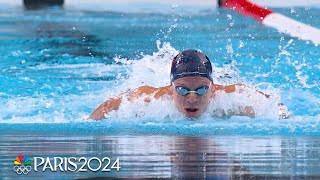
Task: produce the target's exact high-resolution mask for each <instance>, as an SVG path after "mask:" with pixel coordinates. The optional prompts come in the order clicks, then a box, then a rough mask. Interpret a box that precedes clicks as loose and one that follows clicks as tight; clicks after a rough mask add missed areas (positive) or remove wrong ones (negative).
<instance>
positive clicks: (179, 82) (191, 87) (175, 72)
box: [171, 50, 212, 118]
mask: <svg viewBox="0 0 320 180" xmlns="http://www.w3.org/2000/svg"><path fill="white" fill-rule="evenodd" d="M211 73H212V66H211V62H210V60H209V58H208V57H207V56H206V55H205V54H203V53H202V52H200V51H196V50H186V51H183V52H181V53H179V54H178V55H177V56H176V57H175V58H174V59H173V61H172V67H171V88H172V92H173V101H174V103H175V105H176V107H177V108H178V110H179V111H180V112H181V113H183V114H184V115H186V116H188V117H191V118H197V117H199V116H201V114H202V113H203V112H204V111H205V110H206V109H207V106H208V104H209V99H210V97H211V94H212V78H211Z"/></svg>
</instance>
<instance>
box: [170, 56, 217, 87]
mask: <svg viewBox="0 0 320 180" xmlns="http://www.w3.org/2000/svg"><path fill="white" fill-rule="evenodd" d="M211 73H212V66H211V62H210V60H209V58H208V57H207V56H206V55H205V54H204V53H202V52H200V51H197V50H186V51H183V52H181V53H179V54H178V55H177V56H176V57H174V58H173V60H172V65H171V73H170V74H171V76H170V79H171V83H172V82H173V81H175V80H176V79H179V78H182V77H190V76H201V77H205V78H208V79H209V80H210V81H212V77H211Z"/></svg>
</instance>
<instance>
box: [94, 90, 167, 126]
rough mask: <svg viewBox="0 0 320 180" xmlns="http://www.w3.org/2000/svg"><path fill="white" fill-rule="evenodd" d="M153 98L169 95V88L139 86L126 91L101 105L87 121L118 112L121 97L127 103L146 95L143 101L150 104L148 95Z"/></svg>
mask: <svg viewBox="0 0 320 180" xmlns="http://www.w3.org/2000/svg"><path fill="white" fill-rule="evenodd" d="M154 93H155V95H154V98H156V99H158V98H160V97H161V96H163V95H165V94H170V88H169V86H166V87H160V88H155V87H151V86H141V87H139V88H137V89H135V90H134V91H128V92H126V93H123V94H121V95H119V96H117V97H114V98H110V99H109V100H107V101H105V102H104V103H103V104H101V105H100V106H99V107H98V108H97V109H96V110H95V111H93V113H92V114H91V115H90V116H89V118H88V119H94V120H101V119H104V118H105V115H106V114H108V113H109V112H111V111H113V110H118V109H119V107H120V104H121V101H122V98H123V97H126V98H127V99H128V100H129V101H134V100H135V99H138V98H139V97H141V96H143V95H146V97H145V99H144V101H145V102H150V101H151V98H150V96H149V95H151V94H154Z"/></svg>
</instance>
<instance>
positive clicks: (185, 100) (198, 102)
mask: <svg viewBox="0 0 320 180" xmlns="http://www.w3.org/2000/svg"><path fill="white" fill-rule="evenodd" d="M203 86H207V87H209V89H208V92H207V93H205V94H204V95H202V96H200V95H198V94H196V93H193V92H191V93H189V94H187V95H185V96H183V95H181V94H179V93H178V92H177V90H176V88H177V87H182V88H183V87H185V88H187V89H189V90H191V91H195V90H197V89H198V88H201V87H203ZM171 88H172V93H173V101H174V103H175V105H176V107H177V108H178V110H179V111H180V112H181V113H182V114H184V115H186V116H187V117H190V118H197V117H199V116H201V114H202V113H203V112H204V111H205V110H206V109H207V106H208V104H209V99H210V97H211V94H212V87H211V81H210V80H209V79H207V78H204V77H197V76H195V77H183V78H179V79H177V80H175V81H174V82H173V83H172V85H171Z"/></svg>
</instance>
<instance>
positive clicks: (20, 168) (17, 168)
mask: <svg viewBox="0 0 320 180" xmlns="http://www.w3.org/2000/svg"><path fill="white" fill-rule="evenodd" d="M13 170H14V171H15V172H16V173H17V174H22V173H23V174H28V173H29V172H30V171H31V170H32V169H31V166H24V165H21V166H13Z"/></svg>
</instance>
